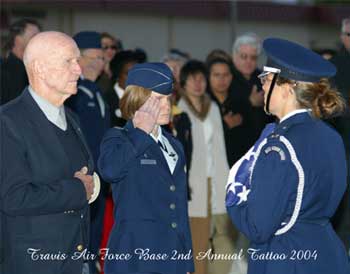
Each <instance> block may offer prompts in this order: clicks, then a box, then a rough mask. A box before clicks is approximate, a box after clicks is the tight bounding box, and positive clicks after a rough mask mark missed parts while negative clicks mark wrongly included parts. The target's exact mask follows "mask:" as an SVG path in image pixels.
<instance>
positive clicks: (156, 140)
mask: <svg viewBox="0 0 350 274" xmlns="http://www.w3.org/2000/svg"><path fill="white" fill-rule="evenodd" d="M150 135H151V137H152V138H153V140H154V141H155V142H156V143H158V141H160V142H161V143H163V140H162V137H163V134H162V127H161V126H158V136H157V138H156V137H155V136H154V135H153V134H152V132H151V133H150Z"/></svg>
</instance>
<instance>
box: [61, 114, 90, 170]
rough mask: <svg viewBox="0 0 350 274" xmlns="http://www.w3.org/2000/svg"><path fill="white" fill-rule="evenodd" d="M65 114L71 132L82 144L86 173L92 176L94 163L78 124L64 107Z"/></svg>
mask: <svg viewBox="0 0 350 274" xmlns="http://www.w3.org/2000/svg"><path fill="white" fill-rule="evenodd" d="M65 112H66V117H67V120H68V122H69V123H70V124H71V125H72V127H73V130H74V131H75V133H76V134H77V136H78V137H79V139H80V141H81V143H82V144H83V145H82V147H83V150H84V152H85V155H86V158H87V159H88V171H89V174H92V172H93V171H94V161H93V159H92V155H91V152H90V149H89V146H88V144H87V143H86V141H85V138H84V135H83V133H82V131H81V129H80V126H79V124H78V123H77V122H76V121H75V120H74V118H73V117H72V114H71V113H70V111H69V110H68V109H67V108H66V107H65Z"/></svg>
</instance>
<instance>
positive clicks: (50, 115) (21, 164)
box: [0, 31, 94, 274]
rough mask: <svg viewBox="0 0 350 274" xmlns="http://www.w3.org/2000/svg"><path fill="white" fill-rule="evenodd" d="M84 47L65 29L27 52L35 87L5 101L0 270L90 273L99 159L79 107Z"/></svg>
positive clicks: (42, 37) (44, 36) (41, 37)
mask: <svg viewBox="0 0 350 274" xmlns="http://www.w3.org/2000/svg"><path fill="white" fill-rule="evenodd" d="M79 56H80V53H79V50H78V48H77V46H76V44H75V42H74V41H73V39H72V38H71V37H69V36H68V35H66V34H64V33H60V32H53V31H50V32H42V33H39V34H37V35H35V36H34V37H33V38H32V39H31V40H30V42H29V44H28V45H27V47H26V49H25V52H24V58H23V61H24V65H25V67H26V71H27V73H28V79H29V84H30V85H29V87H28V88H27V89H25V90H24V91H23V93H22V94H21V95H20V96H19V97H17V98H16V99H14V100H13V101H11V102H9V103H7V104H5V105H4V106H3V107H1V109H0V112H1V131H0V132H1V174H0V180H1V181H0V218H1V220H0V248H1V249H0V273H4V274H5V273H6V274H10V273H11V274H23V273H35V274H48V273H50V274H72V273H77V274H78V273H82V271H83V259H82V258H81V257H80V258H77V257H76V258H75V259H73V258H72V256H73V255H74V253H75V252H82V251H83V250H84V249H85V248H87V244H88V238H87V236H88V228H89V219H88V217H89V213H88V212H89V207H88V200H90V198H91V195H92V193H93V189H94V183H93V177H92V176H91V174H92V172H93V171H94V163H93V160H92V156H91V153H90V150H89V148H88V146H87V145H86V142H85V139H84V136H83V134H82V133H81V129H80V127H79V124H78V121H77V118H76V117H75V115H74V113H73V112H72V111H70V110H69V109H67V108H65V107H64V105H63V103H64V101H65V100H66V99H67V98H68V97H70V96H71V95H73V94H75V93H76V92H77V80H78V78H79V75H80V73H81V69H80V67H79V64H78V58H79Z"/></svg>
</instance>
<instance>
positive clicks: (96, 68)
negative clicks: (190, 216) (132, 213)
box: [67, 31, 110, 273]
mask: <svg viewBox="0 0 350 274" xmlns="http://www.w3.org/2000/svg"><path fill="white" fill-rule="evenodd" d="M73 39H74V41H75V42H76V43H77V46H78V48H79V49H80V54H81V56H80V59H79V65H80V67H81V70H82V74H81V76H80V79H79V81H78V92H77V94H76V95H74V96H72V97H70V98H69V100H67V106H69V107H70V108H71V109H72V110H73V111H74V112H75V113H76V114H77V115H78V117H79V121H80V124H81V129H82V132H83V134H84V136H85V137H86V140H87V143H88V145H89V148H90V150H91V152H92V156H93V159H94V163H95V164H97V159H98V156H99V147H100V144H101V140H102V138H103V135H104V134H105V132H106V131H107V129H108V128H109V127H110V119H109V109H108V108H107V105H106V104H105V102H104V99H103V97H102V93H101V92H100V88H99V87H98V85H97V84H96V83H95V81H96V79H97V77H98V76H99V75H100V73H101V72H102V70H103V66H104V62H103V51H102V48H101V36H100V34H99V33H98V32H94V31H82V32H79V33H77V34H76V35H75V36H74V37H73ZM106 188H107V185H105V184H102V189H103V191H102V193H101V195H99V197H98V198H97V200H96V201H95V202H94V203H93V204H91V211H90V213H91V230H90V249H89V251H90V252H91V253H93V254H98V248H99V246H100V241H101V233H102V225H103V216H104V206H105V197H104V195H103V194H104V193H105V192H106ZM94 267H95V263H94V262H91V268H92V272H91V273H95V272H94V270H93V268H94Z"/></svg>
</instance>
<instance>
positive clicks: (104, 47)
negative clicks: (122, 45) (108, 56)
mask: <svg viewBox="0 0 350 274" xmlns="http://www.w3.org/2000/svg"><path fill="white" fill-rule="evenodd" d="M102 49H103V50H108V49H113V50H117V46H116V45H113V46H103V47H102Z"/></svg>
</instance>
